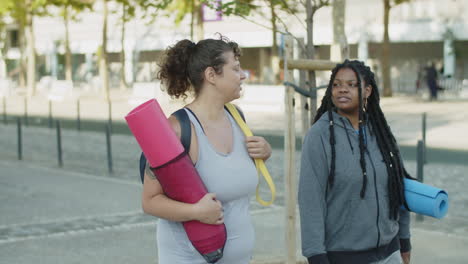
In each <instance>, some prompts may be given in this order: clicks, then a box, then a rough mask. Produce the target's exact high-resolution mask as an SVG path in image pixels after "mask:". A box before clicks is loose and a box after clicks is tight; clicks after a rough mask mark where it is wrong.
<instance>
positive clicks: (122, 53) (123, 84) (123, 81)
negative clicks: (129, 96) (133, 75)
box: [120, 4, 127, 91]
mask: <svg viewBox="0 0 468 264" xmlns="http://www.w3.org/2000/svg"><path fill="white" fill-rule="evenodd" d="M126 19H127V11H126V6H125V4H122V32H121V33H122V35H121V37H120V44H121V46H122V50H121V51H120V64H121V67H120V90H122V91H125V90H126V89H127V80H126V79H125V23H126Z"/></svg>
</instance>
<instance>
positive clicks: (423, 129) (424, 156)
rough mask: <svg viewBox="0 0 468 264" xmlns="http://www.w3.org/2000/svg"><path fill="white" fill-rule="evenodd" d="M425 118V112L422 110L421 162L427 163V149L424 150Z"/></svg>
mask: <svg viewBox="0 0 468 264" xmlns="http://www.w3.org/2000/svg"><path fill="white" fill-rule="evenodd" d="M426 120H427V114H426V112H424V113H423V114H422V143H423V162H424V164H427V156H426V155H427V151H426Z"/></svg>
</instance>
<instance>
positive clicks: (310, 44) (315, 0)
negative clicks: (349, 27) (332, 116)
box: [306, 0, 330, 124]
mask: <svg viewBox="0 0 468 264" xmlns="http://www.w3.org/2000/svg"><path fill="white" fill-rule="evenodd" d="M328 5H330V0H306V12H307V19H306V22H307V23H306V24H307V48H306V50H307V58H308V59H314V57H315V47H314V15H315V13H316V12H317V10H319V9H320V8H322V7H324V6H328ZM308 80H309V87H310V99H311V100H310V124H312V122H313V121H314V118H315V115H316V113H317V90H315V87H316V86H317V83H316V80H315V71H309V73H308Z"/></svg>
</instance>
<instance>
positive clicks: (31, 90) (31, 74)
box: [26, 3, 36, 97]
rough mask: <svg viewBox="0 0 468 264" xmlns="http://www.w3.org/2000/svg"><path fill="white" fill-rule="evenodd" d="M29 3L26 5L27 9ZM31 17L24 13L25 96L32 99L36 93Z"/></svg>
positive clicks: (29, 14)
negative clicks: (26, 67) (25, 52)
mask: <svg viewBox="0 0 468 264" xmlns="http://www.w3.org/2000/svg"><path fill="white" fill-rule="evenodd" d="M29 7H30V3H28V9H29ZM34 41H35V40H34V30H33V16H32V14H31V12H30V11H27V12H26V51H27V59H28V72H27V95H28V97H32V96H33V95H35V93H36V50H35V48H34Z"/></svg>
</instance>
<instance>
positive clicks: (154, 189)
mask: <svg viewBox="0 0 468 264" xmlns="http://www.w3.org/2000/svg"><path fill="white" fill-rule="evenodd" d="M169 123H170V124H171V127H172V129H173V130H174V132H175V133H176V135H177V137H178V138H180V133H181V128H180V124H179V121H178V120H177V118H175V117H173V116H171V117H170V118H169ZM192 134H193V133H192ZM193 142H194V137H192V143H193ZM196 147H197V145H196V144H191V147H190V154H191V153H192V152H196V151H194V149H195V148H196ZM192 160H193V159H192ZM144 177H145V180H144V183H143V193H142V208H143V211H144V212H145V213H147V214H150V215H154V216H156V217H160V218H164V219H167V220H171V221H176V222H184V221H190V220H198V221H200V222H203V223H207V224H222V223H223V221H224V218H223V211H222V205H221V202H219V201H218V200H216V195H215V194H213V193H208V194H206V195H205V196H204V197H203V198H202V199H200V201H198V202H197V203H195V204H188V203H182V202H178V201H175V200H172V199H170V198H169V197H167V196H166V195H165V194H164V191H163V188H162V186H161V184H160V183H159V181H158V180H157V179H156V177H155V175H154V174H153V172H152V171H151V170H150V169H149V164H147V166H146V171H145V176H144Z"/></svg>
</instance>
